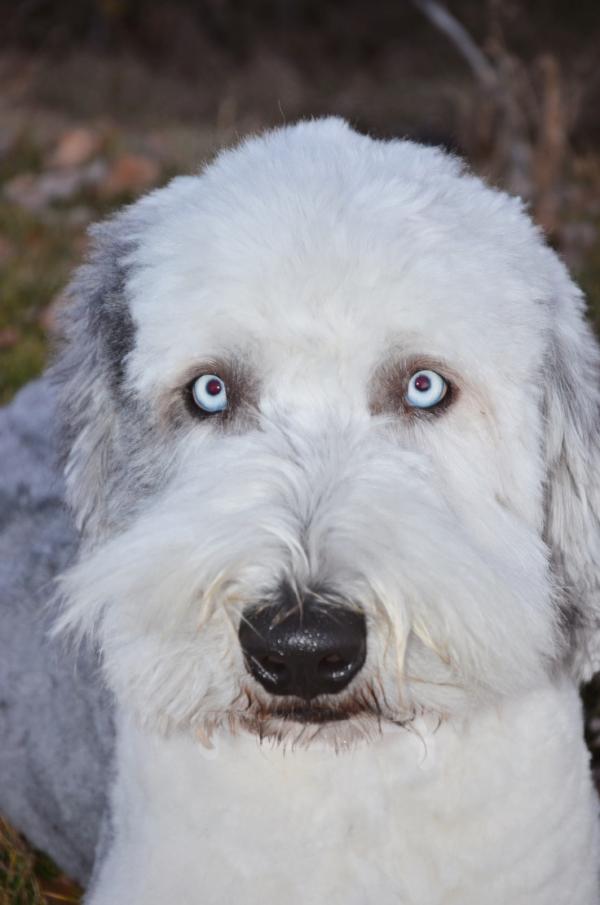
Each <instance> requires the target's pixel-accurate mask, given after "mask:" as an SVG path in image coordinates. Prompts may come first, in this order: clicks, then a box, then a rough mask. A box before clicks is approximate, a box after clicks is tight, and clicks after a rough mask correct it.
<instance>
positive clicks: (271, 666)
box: [239, 593, 367, 700]
mask: <svg viewBox="0 0 600 905" xmlns="http://www.w3.org/2000/svg"><path fill="white" fill-rule="evenodd" d="M239 638H240V644H241V646H242V650H243V652H244V658H245V660H246V667H247V669H248V671H249V672H250V673H251V674H252V675H253V676H254V678H255V679H256V680H257V681H258V682H260V684H261V685H262V686H263V688H266V690H267V691H269V692H270V693H271V694H279V695H296V696H298V697H301V698H304V699H305V700H309V699H310V698H315V697H317V695H320V694H336V693H337V692H339V691H342V689H344V688H345V687H346V686H347V685H348V684H349V682H350V681H351V680H352V679H353V678H354V676H355V675H356V674H357V673H358V672H359V670H360V669H361V668H362V665H363V663H364V662H365V656H366V651H367V627H366V623H365V617H364V615H363V614H362V613H361V612H360V610H357V609H351V608H350V607H345V606H343V605H340V604H339V603H335V604H334V603H331V604H329V603H324V602H323V601H322V599H321V597H319V599H318V600H317V599H316V598H314V597H312V596H311V595H308V596H307V597H305V598H304V600H303V601H302V602H301V603H300V602H298V601H297V600H296V599H295V598H291V595H290V594H289V593H286V594H285V599H284V600H282V601H281V602H278V603H275V604H270V605H268V606H256V607H250V608H248V609H246V610H245V611H244V614H243V617H242V621H241V624H240V630H239Z"/></svg>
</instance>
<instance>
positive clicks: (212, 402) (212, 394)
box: [192, 374, 227, 415]
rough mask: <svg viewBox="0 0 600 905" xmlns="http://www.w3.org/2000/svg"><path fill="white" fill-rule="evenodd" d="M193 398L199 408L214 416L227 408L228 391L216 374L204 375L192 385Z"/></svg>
mask: <svg viewBox="0 0 600 905" xmlns="http://www.w3.org/2000/svg"><path fill="white" fill-rule="evenodd" d="M192 396H193V399H194V402H195V403H196V405H197V406H198V408H200V409H202V411H203V412H208V413H209V414H211V415H212V414H213V413H214V412H223V411H225V409H226V408H227V389H226V387H225V384H224V383H223V381H222V380H221V378H220V377H217V375H216V374H203V375H202V377H198V378H197V379H196V380H195V381H194V383H193V384H192Z"/></svg>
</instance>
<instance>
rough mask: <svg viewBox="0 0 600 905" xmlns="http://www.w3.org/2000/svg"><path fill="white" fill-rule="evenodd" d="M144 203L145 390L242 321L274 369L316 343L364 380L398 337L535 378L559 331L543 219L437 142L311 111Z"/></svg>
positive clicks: (236, 332)
mask: <svg viewBox="0 0 600 905" xmlns="http://www.w3.org/2000/svg"><path fill="white" fill-rule="evenodd" d="M137 216H138V217H139V219H140V221H141V222H142V223H144V224H145V223H147V222H148V221H150V225H149V226H146V225H144V226H143V242H141V243H140V245H139V247H138V249H137V250H136V251H135V252H134V253H133V255H132V259H133V261H134V262H135V264H136V265H137V269H136V276H135V278H134V279H133V280H132V282H131V285H130V293H131V307H132V311H133V315H134V319H135V321H136V323H137V326H138V330H139V333H138V339H137V344H136V350H135V353H134V355H133V356H132V357H131V361H130V373H131V377H132V380H133V381H134V383H135V385H136V386H137V387H138V388H139V389H140V390H142V391H144V392H152V391H155V390H156V389H157V388H158V387H159V386H161V385H168V384H169V382H170V381H171V382H172V381H176V380H177V379H178V377H179V375H180V373H181V370H182V369H185V368H186V367H188V366H189V363H190V361H193V360H194V359H198V360H202V358H203V357H205V356H207V355H209V356H214V355H215V354H218V353H219V352H221V351H226V352H231V351H233V349H232V346H235V343H236V339H239V347H240V350H246V349H248V348H252V345H254V347H255V349H256V352H257V354H258V355H259V357H260V360H261V362H262V366H263V368H264V369H265V370H266V371H268V370H270V369H271V368H272V369H273V370H278V371H281V370H282V369H283V372H285V370H286V367H287V369H289V368H290V366H291V368H292V369H293V368H294V366H296V367H297V364H298V358H297V355H295V356H294V362H293V363H291V365H290V351H291V349H293V350H294V353H297V352H298V350H303V351H305V353H306V356H307V359H308V360H311V359H312V363H313V365H314V366H315V367H316V370H317V373H315V378H316V379H318V380H322V379H323V376H324V374H323V372H324V371H325V372H327V370H328V369H331V368H334V367H335V368H337V369H338V374H339V371H340V369H341V370H342V371H347V372H348V373H345V374H344V375H343V376H344V378H347V377H349V378H350V381H351V382H350V386H352V374H354V375H355V376H356V379H357V383H364V376H365V372H368V369H369V368H371V367H372V366H373V364H374V361H375V360H376V359H377V358H378V357H379V356H380V355H381V350H382V349H383V348H385V346H386V344H387V345H391V344H394V343H396V342H399V343H410V346H411V347H410V351H411V352H413V351H416V352H419V351H421V352H427V353H428V354H432V355H439V356H442V357H443V356H446V355H447V354H451V357H452V359H453V360H454V361H455V362H456V363H457V365H468V367H469V368H470V370H471V371H472V373H473V374H474V375H476V374H477V373H478V372H479V370H480V369H481V370H482V371H486V370H487V371H489V370H490V369H492V370H493V371H494V372H495V373H496V374H497V373H498V372H500V373H502V374H503V375H506V376H507V378H508V379H509V380H510V379H514V380H515V381H519V380H521V379H528V378H529V377H530V375H529V374H528V371H527V369H528V365H529V362H530V361H532V360H535V359H536V357H537V356H536V350H537V349H538V348H539V346H540V343H541V342H542V341H543V333H544V312H543V309H542V306H540V304H539V301H540V300H541V299H544V298H546V297H547V296H548V294H549V291H551V283H550V280H551V279H552V278H553V277H552V276H551V274H552V271H553V268H551V267H550V269H549V265H550V261H549V255H548V253H547V251H546V250H545V249H544V248H543V246H542V244H541V243H540V241H539V236H538V235H537V232H536V231H535V229H534V228H533V226H532V225H531V223H530V221H529V220H528V218H527V217H526V216H525V215H524V214H523V211H522V207H521V204H520V202H519V201H518V200H516V199H513V198H509V197H508V196H506V195H504V194H502V193H500V192H497V191H493V190H491V189H489V188H487V187H485V186H484V185H483V184H482V183H481V182H480V181H479V180H478V179H476V178H474V177H472V176H470V175H468V174H466V173H465V172H464V170H463V167H462V164H461V163H460V162H459V161H457V160H456V159H454V158H452V157H450V156H449V155H447V154H445V153H443V152H442V151H441V150H438V149H434V148H424V147H422V146H419V145H416V144H414V143H412V142H408V141H392V142H379V141H373V140H372V139H370V138H367V137H365V136H362V135H359V134H357V133H355V132H353V131H352V130H351V129H350V128H349V127H348V126H347V125H346V124H345V123H344V122H343V121H341V120H338V119H328V120H321V121H317V122H305V123H300V124H299V125H295V126H291V127H289V128H285V129H281V130H278V131H275V132H271V133H268V134H267V135H265V136H263V137H260V138H255V139H250V140H248V141H247V142H245V143H243V144H242V145H241V146H239V147H238V148H236V149H234V150H232V151H227V152H224V153H222V154H221V155H220V156H219V157H218V158H217V159H216V161H215V162H214V163H213V164H212V165H211V166H210V167H208V168H207V169H206V170H205V172H204V173H203V174H201V175H200V176H196V177H187V178H181V179H176V180H175V181H174V182H173V183H172V184H171V185H170V186H169V187H168V188H166V189H165V190H162V191H159V192H156V193H154V194H153V195H151V196H150V197H148V198H147V199H146V200H145V201H144V202H143V205H142V206H140V207H139V210H138V212H137ZM132 219H133V221H134V222H133V223H132V229H133V230H135V228H136V227H135V216H134V217H133V218H132ZM499 297H501V298H502V311H501V315H499V312H498V305H497V301H498V298H499ZM182 323H185V324H186V330H185V333H182V331H181V324H182ZM267 336H268V342H265V339H264V338H265V337H267ZM366 337H368V339H369V341H368V342H366V341H365V338H366ZM293 376H294V377H296V376H297V375H296V374H294V375H293ZM325 376H326V373H325ZM283 377H284V374H283V373H279V374H278V378H279V380H282V379H283ZM304 377H305V379H306V380H308V381H309V380H310V374H305V375H304ZM344 382H345V385H348V384H346V380H345V381H344Z"/></svg>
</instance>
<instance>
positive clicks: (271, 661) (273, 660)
mask: <svg viewBox="0 0 600 905" xmlns="http://www.w3.org/2000/svg"><path fill="white" fill-rule="evenodd" d="M260 665H261V666H262V668H263V669H265V670H266V671H267V672H270V673H272V674H273V675H276V676H284V675H285V674H286V672H287V666H286V665H285V663H284V662H283V660H282V659H281V657H277V656H275V655H273V654H267V655H266V656H265V657H261V658H260Z"/></svg>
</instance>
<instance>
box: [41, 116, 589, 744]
mask: <svg viewBox="0 0 600 905" xmlns="http://www.w3.org/2000/svg"><path fill="white" fill-rule="evenodd" d="M94 238H95V243H96V244H95V251H94V252H93V255H92V257H91V260H90V262H89V263H88V264H87V265H86V266H85V267H84V268H83V269H82V271H81V272H80V274H79V275H78V277H77V278H76V280H75V282H74V284H73V290H72V294H73V303H72V305H71V307H70V309H69V310H68V312H67V323H66V333H67V337H66V339H67V342H66V348H65V351H64V354H63V356H62V359H61V361H60V362H59V365H58V373H59V375H60V378H61V381H62V400H63V411H64V414H65V434H66V441H67V446H68V458H67V465H66V475H67V483H68V493H69V500H70V503H71V505H72V507H73V509H74V511H75V513H76V515H77V518H78V520H79V524H80V527H81V529H82V532H83V537H84V541H83V546H82V552H81V556H80V559H79V562H78V563H77V564H76V565H75V566H74V567H73V569H72V570H71V571H70V572H69V573H67V575H66V576H65V578H64V579H63V589H64V593H65V598H66V605H65V609H64V612H63V616H62V620H61V625H62V626H63V627H69V628H74V629H77V630H78V631H80V632H82V633H93V634H95V636H96V638H97V639H98V642H99V644H100V646H101V649H102V653H103V657H104V662H105V668H106V674H107V676H108V680H109V682H110V684H111V685H112V687H113V688H114V689H115V691H116V693H117V695H118V697H119V699H120V701H121V704H122V706H125V707H130V708H132V709H133V710H135V712H136V713H137V714H138V715H139V716H140V717H141V718H142V719H144V720H146V721H147V722H148V723H149V724H151V725H153V726H156V727H158V728H161V729H165V730H167V729H171V728H181V729H192V730H199V731H201V732H206V731H210V730H211V729H213V728H214V727H218V726H227V727H231V728H232V729H238V728H245V729H249V730H251V731H255V732H257V733H258V734H262V735H269V736H273V737H277V738H287V737H288V736H293V737H294V738H302V739H304V740H310V739H312V738H314V737H315V736H321V737H322V736H325V737H328V738H331V739H333V740H334V741H335V740H339V739H341V738H347V737H348V735H349V734H351V731H350V730H352V731H354V732H358V733H361V732H365V733H368V732H369V729H370V728H371V727H372V726H377V725H379V724H380V723H381V722H382V721H388V722H390V723H398V724H405V723H408V722H409V721H410V720H411V719H412V717H413V716H414V715H415V714H416V713H421V712H424V711H426V712H429V713H434V714H436V715H437V716H439V717H440V718H445V717H447V716H451V715H453V714H457V713H462V712H464V711H465V709H467V708H472V707H477V706H481V705H482V704H483V703H485V702H486V701H489V700H493V699H496V698H497V697H498V696H503V695H511V694H518V693H520V692H522V691H524V690H527V689H529V688H532V687H535V686H536V685H537V684H538V683H540V682H544V681H546V680H547V677H548V675H549V674H550V672H551V671H552V670H554V669H556V668H565V666H570V667H571V668H573V669H576V670H579V671H580V673H583V671H585V669H586V668H591V666H589V664H592V665H593V664H594V658H593V655H594V654H595V650H594V649H590V645H592V641H593V639H594V637H595V635H594V631H595V628H596V623H597V621H598V612H599V609H600V591H599V588H598V575H599V572H598V565H599V563H600V531H599V530H598V521H597V520H598V513H599V512H600V497H599V491H598V483H597V480H596V474H595V472H596V470H597V466H598V465H599V464H600V457H599V453H598V446H599V444H598V439H597V430H598V420H597V416H598V410H599V405H598V403H599V382H598V363H599V355H598V350H597V348H596V344H595V342H594V340H593V338H592V335H591V332H590V330H589V328H588V326H587V325H586V323H585V321H584V317H583V303H582V299H581V296H580V294H579V292H578V290H577V289H576V287H575V286H574V285H573V283H572V282H571V280H570V279H569V277H568V275H567V273H566V272H565V269H564V268H563V266H562V265H561V263H560V262H559V261H558V259H557V258H556V256H555V255H554V254H553V252H552V251H551V250H549V249H548V248H547V247H546V246H545V245H544V243H543V241H542V238H541V236H540V235H539V233H538V232H537V230H536V229H535V228H534V227H533V226H532V224H531V223H530V221H529V219H528V218H527V216H526V215H525V214H524V213H523V210H522V206H521V204H520V203H519V202H518V201H517V200H514V199H511V198H509V197H507V196H506V195H504V194H502V193H500V192H497V191H493V190H491V189H489V188H486V187H485V186H484V185H483V184H482V183H481V182H480V181H479V180H478V179H476V178H474V177H473V176H471V175H469V174H468V173H466V172H465V171H464V169H463V168H462V166H461V164H460V163H459V162H458V161H456V160H455V159H454V158H452V157H449V156H447V155H446V154H444V153H442V152H441V151H439V150H436V149H432V148H424V147H420V146H418V145H415V144H412V143H410V142H404V141H398V142H386V143H383V142H376V141H373V140H371V139H369V138H366V137H363V136H360V135H358V134H356V133H354V132H353V131H351V130H350V129H349V128H348V127H347V126H346V125H345V124H344V123H342V122H341V121H339V120H325V121H321V122H311V123H302V124H300V125H297V126H294V127H291V128H286V129H281V130H279V131H276V132H272V133H270V134H267V135H266V136H264V137H261V138H257V139H253V140H251V141H248V142H247V143H245V144H243V145H241V146H240V147H238V148H236V149H235V150H232V151H228V152H225V153H223V154H221V155H220V156H219V157H218V158H217V160H216V161H215V162H214V163H213V164H212V165H211V166H210V167H208V168H207V169H206V170H205V171H204V172H203V173H202V174H201V175H199V176H194V177H190V178H180V179H176V180H174V181H173V182H172V183H171V184H170V185H169V186H167V187H166V188H165V189H162V190H160V191H157V192H154V193H152V194H151V195H149V196H148V197H146V198H144V199H142V200H141V201H140V202H138V203H137V204H135V205H133V206H132V207H131V208H129V209H128V210H126V211H125V212H123V213H122V214H120V215H119V216H117V217H116V218H115V219H113V220H112V221H110V222H108V223H107V224H104V225H103V226H101V227H99V228H98V229H97V230H96V231H95V233H94ZM592 647H593V645H592ZM590 655H591V656H590ZM584 664H588V666H585V665H584Z"/></svg>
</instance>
